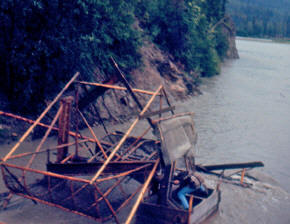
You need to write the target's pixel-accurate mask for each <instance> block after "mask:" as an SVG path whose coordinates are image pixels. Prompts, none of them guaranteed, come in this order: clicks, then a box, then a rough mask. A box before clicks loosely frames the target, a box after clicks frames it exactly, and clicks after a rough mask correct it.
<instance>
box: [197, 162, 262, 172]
mask: <svg viewBox="0 0 290 224" xmlns="http://www.w3.org/2000/svg"><path fill="white" fill-rule="evenodd" d="M255 167H264V163H263V162H261V161H255V162H246V163H227V164H215V165H196V170H197V171H203V172H207V171H212V170H229V169H244V168H255Z"/></svg>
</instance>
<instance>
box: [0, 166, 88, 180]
mask: <svg viewBox="0 0 290 224" xmlns="http://www.w3.org/2000/svg"><path fill="white" fill-rule="evenodd" d="M1 165H4V166H8V167H11V168H15V169H19V170H25V171H28V172H32V173H39V174H43V175H46V176H51V177H56V178H60V179H65V180H72V181H78V182H82V183H90V181H89V180H86V179H82V178H77V177H70V176H65V175H61V174H56V173H53V172H48V171H42V170H35V169H31V168H26V167H21V166H16V165H14V164H10V163H2V164H1Z"/></svg>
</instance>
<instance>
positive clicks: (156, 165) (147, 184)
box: [125, 159, 159, 224]
mask: <svg viewBox="0 0 290 224" xmlns="http://www.w3.org/2000/svg"><path fill="white" fill-rule="evenodd" d="M158 164H159V159H158V160H157V161H156V162H155V164H154V167H153V169H152V171H151V173H150V174H149V176H148V178H147V180H146V181H145V183H144V185H143V187H142V189H141V192H140V193H139V196H138V198H137V200H136V203H135V204H134V206H133V208H132V210H131V212H130V214H129V216H128V218H127V220H126V223H125V224H130V223H131V221H132V219H133V217H134V215H135V213H136V211H137V209H138V207H139V204H140V203H141V201H142V199H143V197H144V194H145V192H146V191H147V188H148V186H149V184H150V182H151V180H152V178H153V176H154V174H155V171H156V169H157V167H158Z"/></svg>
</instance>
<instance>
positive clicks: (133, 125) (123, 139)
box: [90, 85, 163, 184]
mask: <svg viewBox="0 0 290 224" xmlns="http://www.w3.org/2000/svg"><path fill="white" fill-rule="evenodd" d="M162 88H163V87H162V85H161V86H159V88H158V89H157V90H156V92H155V93H154V95H153V96H152V97H151V99H150V100H149V101H148V103H147V104H146V106H145V107H144V108H143V110H142V111H141V113H140V115H143V114H144V113H145V112H146V111H147V110H148V108H149V107H150V105H151V104H152V102H153V100H154V99H155V97H156V96H157V94H158V93H159V92H160V90H161V89H162ZM138 121H139V117H137V118H136V119H135V121H134V122H133V124H132V125H131V126H130V128H129V129H128V131H127V132H126V134H125V135H124V136H123V137H122V139H121V140H120V142H119V143H118V145H117V146H116V147H115V148H114V149H113V151H112V152H111V154H110V155H109V157H108V158H107V160H106V161H105V162H104V164H103V166H102V167H101V168H100V169H99V170H98V172H97V173H96V175H95V176H94V177H93V178H92V179H91V181H90V183H91V184H93V183H94V181H95V180H96V179H97V178H98V177H99V176H100V175H101V173H102V172H103V170H104V169H105V168H106V166H107V165H108V163H109V162H110V161H111V160H112V158H113V157H114V155H115V154H116V152H117V151H118V150H119V149H120V147H121V146H122V145H123V143H124V142H125V140H126V139H127V137H128V136H129V134H130V133H131V132H132V130H133V129H134V127H135V126H136V124H137V123H138Z"/></svg>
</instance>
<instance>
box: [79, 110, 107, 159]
mask: <svg viewBox="0 0 290 224" xmlns="http://www.w3.org/2000/svg"><path fill="white" fill-rule="evenodd" d="M78 112H79V114H80V115H81V117H82V119H83V120H84V122H85V123H86V125H87V127H88V128H89V130H90V132H91V134H92V136H93V137H94V139H95V141H96V143H97V145H98V147H99V149H100V150H101V151H102V153H103V155H104V157H105V158H106V159H107V158H108V156H107V154H106V152H105V151H104V149H103V147H102V145H101V143H100V141H99V140H98V138H97V136H96V135H95V133H94V131H93V129H92V128H91V126H90V125H89V123H88V122H87V119H86V118H85V116H84V115H83V114H82V112H81V111H80V110H78Z"/></svg>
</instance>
